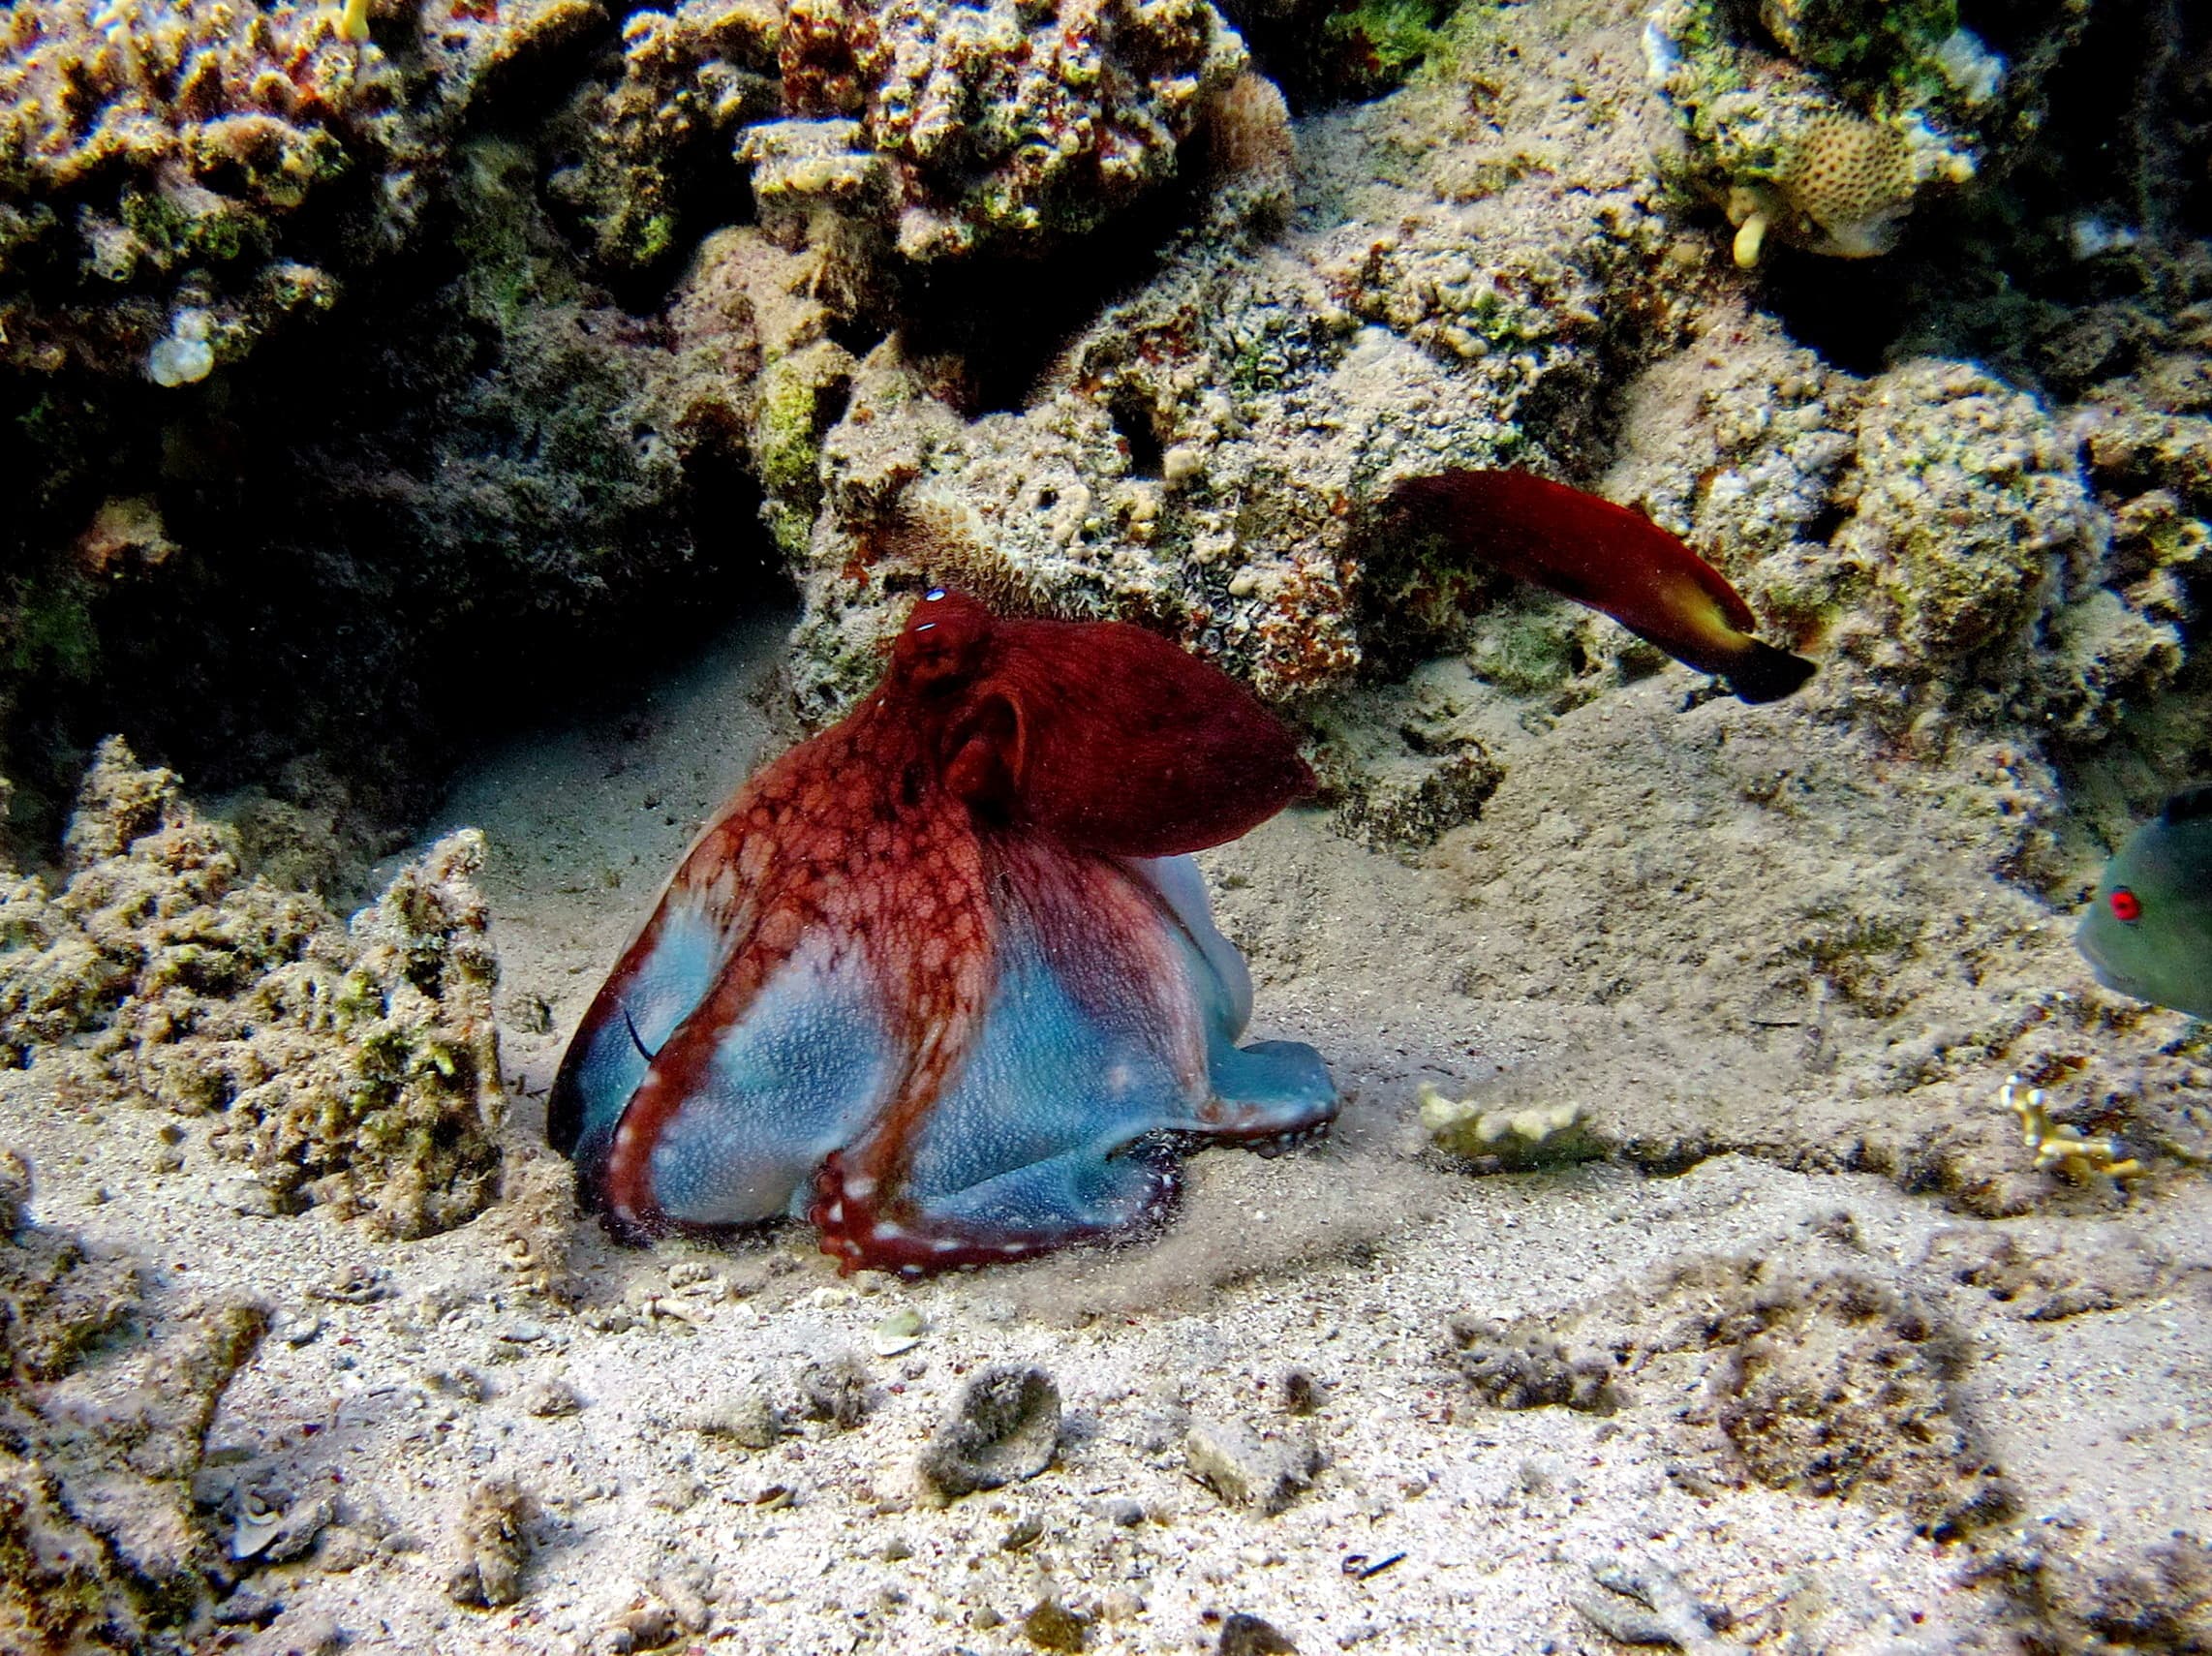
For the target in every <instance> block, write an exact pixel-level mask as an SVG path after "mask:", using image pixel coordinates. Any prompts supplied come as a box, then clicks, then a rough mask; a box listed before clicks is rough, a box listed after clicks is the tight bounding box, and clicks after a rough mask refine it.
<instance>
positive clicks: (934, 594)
mask: <svg viewBox="0 0 2212 1656" xmlns="http://www.w3.org/2000/svg"><path fill="white" fill-rule="evenodd" d="M943 597H944V588H942V587H932V588H930V590H929V591H928V592H926V593H924V594H923V595H922V601H923V602H924V603H936V602H937V600H938V599H939V598H943Z"/></svg>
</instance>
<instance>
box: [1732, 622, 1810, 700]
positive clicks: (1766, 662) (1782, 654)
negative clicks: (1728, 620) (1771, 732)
mask: <svg viewBox="0 0 2212 1656" xmlns="http://www.w3.org/2000/svg"><path fill="white" fill-rule="evenodd" d="M1813 672H1814V664H1813V663H1812V662H1811V661H1808V660H1806V659H1805V658H1804V657H1802V656H1793V655H1791V654H1790V652H1789V651H1787V650H1778V649H1776V648H1775V647H1774V646H1773V645H1771V644H1767V643H1764V642H1762V641H1761V640H1759V639H1757V638H1754V639H1752V640H1751V641H1750V643H1749V644H1748V645H1747V646H1746V647H1745V649H1744V652H1743V659H1742V660H1740V661H1738V662H1736V663H1735V664H1734V665H1733V666H1731V667H1730V668H1729V669H1728V672H1727V675H1726V677H1727V679H1728V688H1729V689H1730V690H1734V691H1735V692H1736V697H1737V699H1738V700H1741V701H1750V702H1761V701H1780V700H1781V699H1782V698H1783V697H1784V696H1786V695H1788V694H1789V693H1790V692H1791V691H1792V690H1796V689H1797V687H1798V686H1799V685H1801V684H1803V683H1804V682H1805V681H1806V680H1807V679H1809V678H1811V677H1812V676H1813Z"/></svg>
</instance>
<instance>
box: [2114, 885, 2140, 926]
mask: <svg viewBox="0 0 2212 1656" xmlns="http://www.w3.org/2000/svg"><path fill="white" fill-rule="evenodd" d="M2105 901H2106V902H2108V903H2110V904H2111V905H2112V918H2113V919H2115V920H2117V921H2119V922H2120V923H2121V924H2122V925H2126V926H2133V925H2134V924H2135V922H2136V921H2138V920H2140V919H2141V918H2142V917H2143V905H2142V903H2141V901H2140V900H2139V899H2138V898H2137V897H2136V896H2135V893H2134V892H2132V891H2130V890H2129V889H2128V888H2127V887H2126V886H2124V885H2116V886H2114V887H2113V888H2112V895H2111V896H2110V897H2109V898H2107V899H2106V900H2105Z"/></svg>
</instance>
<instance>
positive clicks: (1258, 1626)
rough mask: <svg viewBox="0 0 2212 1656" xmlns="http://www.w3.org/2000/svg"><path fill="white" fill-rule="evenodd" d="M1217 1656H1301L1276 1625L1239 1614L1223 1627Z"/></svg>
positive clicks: (1222, 1625) (1296, 1647) (1240, 1612)
mask: <svg viewBox="0 0 2212 1656" xmlns="http://www.w3.org/2000/svg"><path fill="white" fill-rule="evenodd" d="M1215 1648H1216V1651H1217V1653H1218V1656H1298V1646H1297V1645H1295V1644H1293V1643H1292V1642H1291V1641H1289V1640H1288V1639H1287V1638H1285V1637H1284V1636H1283V1634H1282V1631H1281V1630H1280V1629H1279V1628H1277V1627H1275V1624H1274V1623H1272V1622H1268V1621H1263V1620H1261V1619H1260V1618H1259V1617H1258V1616H1256V1615H1245V1614H1244V1612H1242V1611H1239V1612H1238V1613H1237V1614H1235V1615H1233V1616H1231V1617H1230V1618H1229V1619H1228V1620H1227V1621H1225V1622H1223V1623H1222V1624H1221V1642H1220V1644H1219V1645H1217V1646H1216V1647H1215Z"/></svg>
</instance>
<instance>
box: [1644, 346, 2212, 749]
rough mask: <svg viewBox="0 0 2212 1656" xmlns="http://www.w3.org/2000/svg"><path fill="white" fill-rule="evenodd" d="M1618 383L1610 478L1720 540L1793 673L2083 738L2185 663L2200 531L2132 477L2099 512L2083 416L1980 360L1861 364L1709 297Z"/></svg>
mask: <svg viewBox="0 0 2212 1656" xmlns="http://www.w3.org/2000/svg"><path fill="white" fill-rule="evenodd" d="M1724 336H1726V338H1727V340H1728V344H1727V346H1726V348H1725V349H1722V348H1720V347H1719V341H1720V340H1721V338H1722V337H1724ZM1631 395H1632V399H1633V402H1634V406H1635V407H1636V411H1637V415H1638V417H1637V418H1636V420H1635V422H1634V424H1635V429H1636V430H1637V431H1638V432H1639V433H1640V434H1643V435H1640V436H1639V438H1638V439H1637V440H1636V441H1635V442H1633V443H1632V444H1631V445H1630V446H1629V448H1628V450H1627V451H1626V452H1625V453H1624V454H1622V455H1621V456H1620V457H1619V459H1618V460H1617V461H1616V464H1615V466H1614V469H1613V473H1612V475H1611V481H1612V484H1613V489H1614V491H1615V493H1616V494H1617V495H1621V496H1625V497H1626V498H1630V499H1636V500H1640V501H1641V502H1642V504H1643V505H1644V506H1645V508H1646V509H1647V510H1648V511H1649V512H1650V513H1651V515H1652V516H1653V518H1654V519H1655V520H1656V521H1658V522H1659V523H1661V524H1663V525H1665V526H1667V527H1669V528H1671V529H1674V530H1676V531H1677V532H1678V533H1683V534H1684V535H1685V536H1686V537H1687V538H1688V539H1689V540H1690V541H1691V543H1692V544H1693V545H1697V546H1700V547H1716V548H1717V547H1724V546H1725V547H1728V548H1731V549H1732V551H1733V554H1734V556H1735V557H1736V559H1737V560H1738V561H1739V562H1740V564H1741V566H1742V567H1743V570H1744V572H1743V574H1742V577H1741V584H1742V586H1743V589H1744V591H1745V593H1746V594H1747V596H1749V597H1750V598H1751V600H1752V604H1753V607H1754V608H1756V609H1758V610H1760V611H1761V612H1762V613H1764V614H1767V615H1771V616H1773V617H1775V618H1776V620H1777V621H1778V622H1780V623H1781V624H1782V625H1784V626H1785V627H1788V628H1791V629H1795V630H1796V631H1797V634H1798V636H1799V638H1800V639H1803V640H1808V641H1809V640H1811V639H1816V638H1817V639H1818V640H1819V643H1818V644H1816V645H1814V646H1813V647H1814V648H1815V650H1816V651H1817V652H1820V653H1825V655H1826V657H1827V665H1826V668H1825V670H1824V672H1823V673H1822V674H1821V676H1820V677H1818V678H1816V679H1815V680H1814V681H1813V684H1812V686H1811V687H1810V688H1809V690H1807V691H1804V692H1801V693H1805V694H1809V695H1811V696H1813V697H1815V698H1816V699H1824V700H1827V701H1828V702H1829V703H1831V704H1834V705H1838V706H1840V707H1844V708H1848V709H1849V710H1850V712H1851V713H1852V715H1853V716H1854V717H1856V718H1861V719H1865V720H1868V721H1872V722H1875V723H1877V724H1879V725H1882V726H1884V727H1887V728H1889V729H1890V730H1892V731H1895V732H1897V733H1898V734H1903V733H1905V731H1906V730H1907V729H1911V730H1912V731H1913V732H1914V733H1915V739H1916V740H1917V741H1920V742H1923V743H1935V744H1940V742H1942V741H1943V740H1944V739H1945V738H1946V733H1947V732H1948V731H1951V730H1954V729H1956V728H1958V726H1959V725H1960V724H1962V723H1963V724H1966V725H1968V726H1972V727H1981V728H1992V727H2004V726H2008V725H2012V724H2016V723H2020V722H2023V721H2024V722H2028V723H2031V724H2032V725H2033V726H2034V727H2036V728H2037V729H2039V730H2040V731H2043V732H2045V733H2047V734H2048V735H2051V736H2055V737H2057V738H2058V739H2059V740H2061V741H2064V742H2067V743H2069V744H2079V745H2091V744H2095V743H2097V742H2100V741H2103V740H2105V739H2106V738H2108V737H2109V736H2110V735H2111V733H2112V732H2113V730H2114V729H2115V728H2116V727H2117V725H2118V724H2119V722H2120V721H2121V718H2122V715H2123V713H2125V712H2127V711H2128V710H2130V709H2138V708H2141V707H2143V706H2145V705H2146V704H2149V703H2151V702H2153V701H2154V700H2156V698H2157V697H2158V696H2159V695H2160V694H2161V693H2162V692H2163V691H2164V690H2166V689H2167V688H2168V687H2169V686H2171V685H2172V684H2173V683H2174V682H2175V680H2176V678H2177V675H2178V674H2179V673H2180V672H2181V669H2182V666H2183V647H2182V626H2183V624H2184V623H2185V622H2186V620H2187V618H2188V617H2189V616H2190V615H2191V614H2193V613H2194V604H2193V601H2192V599H2191V598H2190V595H2189V592H2188V587H2187V581H2188V577H2189V571H2190V569H2191V567H2192V566H2193V564H2194V561H2195V558H2196V556H2197V553H2196V546H2197V542H2196V541H2195V539H2194V538H2192V537H2190V536H2189V535H2188V534H2187V533H2186V532H2185V531H2184V530H2183V529H2182V527H2181V526H2180V525H2179V524H2176V525H2175V526H2174V528H2173V529H2172V530H2170V531H2169V530H2167V529H2165V528H2161V527H2159V525H2161V524H2164V523H2166V521H2167V519H2166V517H2161V516H2160V515H2159V514H2161V513H2163V512H2167V510H2168V507H2169V504H2171V505H2173V506H2175V507H2178V503H2177V502H2175V499H2174V497H2173V496H2172V495H2171V494H2170V493H2166V492H2165V491H2162V490H2157V489H2146V490H2145V495H2146V496H2161V497H2163V498H2158V499H2144V503H2143V505H2142V506H2139V507H2136V508H2135V524H2136V525H2137V526H2139V527H2136V528H2135V530H2134V532H2133V533H2132V534H2131V533H2130V532H2129V530H2128V529H2126V528H2125V527H2122V526H2121V525H2120V524H2117V523H2115V521H2114V520H2113V519H2112V518H2111V517H2108V515H2107V513H2106V511H2105V510H2104V509H2103V508H2102V506H2101V503H2100V500H2099V498H2098V496H2097V493H2096V491H2095V490H2094V488H2093V486H2092V484H2093V478H2092V476H2091V475H2085V472H2084V466H2083V461H2084V458H2085V456H2084V454H2083V452H2082V450H2081V448H2080V446H2079V442H2078V438H2077V435H2076V432H2077V430H2078V428H2077V426H2076V425H2075V424H2074V422H2072V421H2071V420H2069V419H2068V418H2067V417H2066V416H2065V415H2064V414H2062V413H2061V412H2058V411H2054V410H2052V409H2051V408H2049V407H2048V406H2047V405H2046V404H2045V403H2043V401H2042V400H2041V399H2039V398H2038V397H2036V396H2034V395H2033V394H2031V393H2029V392H2027V391H2023V390H2020V389H2018V388H2016V387H2015V386H2013V385H2011V384H2008V383H2005V382H2004V381H2002V380H2000V379H1998V378H1996V377H1995V376H1993V375H1991V374H1990V373H1988V372H1987V371H1986V370H1984V369H1982V368H1979V367H1976V366H1974V365H1971V364H1968V363H1965V362H1958V361H1948V360H1944V359H1941V358H1935V357H1919V358H1914V359H1912V360H1908V361H1905V362H1902V363H1900V364H1898V365H1897V366H1896V367H1894V368H1891V369H1889V370H1888V371H1887V372H1884V373H1882V374H1880V375H1877V376H1875V377H1874V378H1872V379H1869V380H1863V381H1862V380H1859V379H1856V378H1854V377H1853V376H1851V375H1849V374H1846V373H1844V372H1842V371H1840V370H1838V369H1835V368H1832V367H1828V366H1827V365H1825V364H1823V363H1822V362H1821V360H1820V359H1819V358H1818V357H1817V356H1816V355H1815V354H1814V353H1810V352H1807V351H1804V350H1802V349H1801V348H1797V347H1793V346H1791V345H1790V344H1789V343H1788V342H1787V340H1786V339H1785V338H1784V337H1783V336H1782V334H1781V332H1780V330H1779V329H1778V328H1777V327H1776V326H1775V324H1774V323H1773V322H1771V321H1769V320H1766V319H1761V318H1753V317H1743V316H1738V315H1732V314H1730V313H1728V312H1725V311H1724V312H1722V313H1720V314H1719V315H1717V316H1716V317H1714V318H1713V319H1711V320H1710V322H1708V323H1707V324H1706V332H1705V342H1704V343H1700V344H1693V345H1692V346H1690V347H1689V348H1687V349H1685V350H1684V351H1683V352H1682V353H1679V354H1677V355H1675V356H1674V357H1671V358H1669V359H1668V360H1667V361H1665V362H1662V363H1659V364H1656V365H1654V367H1653V368H1651V369H1650V370H1649V371H1648V372H1647V373H1646V374H1645V375H1644V378H1643V380H1642V381H1641V382H1640V383H1638V385H1637V386H1636V387H1635V389H1634V390H1633V391H1632V393H1631ZM2125 441H2126V440H2125V439H2124V438H2119V437H2118V436H2117V434H2115V438H2114V440H2112V441H2111V442H2110V443H2109V445H2108V447H2107V448H2106V450H2105V452H2106V453H2107V454H2108V455H2110V456H2111V457H2113V459H2114V461H2115V462H2117V459H2118V455H2119V454H2120V453H2121V451H2122V445H2123V443H2124V442H2125ZM2124 464H2125V463H2116V464H2114V465H2113V466H2112V468H2111V470H2112V474H2113V475H2114V476H2115V480H2116V481H2117V480H2118V479H2119V477H2120V476H2121V475H2124V473H2123V466H2124ZM2150 466H2155V467H2156V468H2157V475H2159V476H2162V477H2164V476H2170V475H2175V472H2176V471H2177V470H2179V469H2180V468H2177V467H2176V466H2175V464H2174V462H2173V461H2172V460H2170V459H2165V458H2163V457H2162V459H2160V460H2156V461H2149V462H2148V463H2147V466H2146V469H2148V467H2150ZM1854 668H1859V669H1863V672H1859V671H1855V670H1853V669H1854ZM1915 721H1918V722H1917V723H1916V722H1915Z"/></svg>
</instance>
